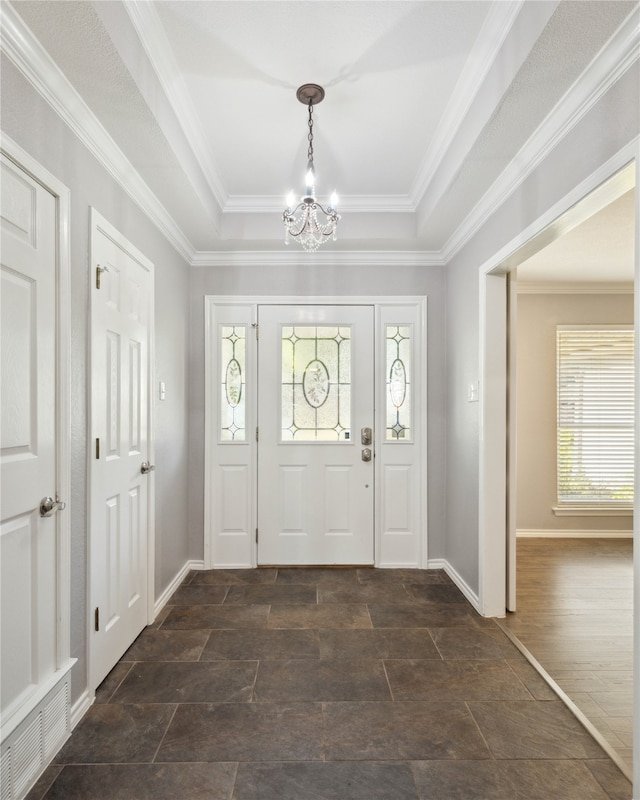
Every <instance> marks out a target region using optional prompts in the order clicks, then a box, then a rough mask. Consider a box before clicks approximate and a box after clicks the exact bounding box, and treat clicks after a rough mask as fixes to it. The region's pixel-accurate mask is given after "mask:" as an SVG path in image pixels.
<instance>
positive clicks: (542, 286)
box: [516, 281, 633, 294]
mask: <svg viewBox="0 0 640 800" xmlns="http://www.w3.org/2000/svg"><path fill="white" fill-rule="evenodd" d="M516 292H517V293H518V294H633V283H632V282H623V281H619V282H609V283H599V282H596V281H575V282H574V281H540V282H538V281H536V282H533V281H516Z"/></svg>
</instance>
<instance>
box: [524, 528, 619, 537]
mask: <svg viewBox="0 0 640 800" xmlns="http://www.w3.org/2000/svg"><path fill="white" fill-rule="evenodd" d="M516 537H517V538H518V539H632V538H633V531H593V530H590V531H584V530H583V531H578V530H564V529H562V528H539V529H520V530H517V531H516Z"/></svg>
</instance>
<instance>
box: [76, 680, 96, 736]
mask: <svg viewBox="0 0 640 800" xmlns="http://www.w3.org/2000/svg"><path fill="white" fill-rule="evenodd" d="M94 700H95V696H94V697H91V695H90V694H89V690H88V689H85V690H84V692H83V693H82V694H81V695H80V697H79V698H78V699H77V700H76V702H75V703H74V704H73V705H72V706H71V714H70V716H71V730H73V729H74V728H75V727H76V725H77V724H78V723H79V722H80V720H81V719H82V718H83V717H84V715H85V714H86V713H87V711H88V710H89V709H90V708H91V706H92V705H93V701H94Z"/></svg>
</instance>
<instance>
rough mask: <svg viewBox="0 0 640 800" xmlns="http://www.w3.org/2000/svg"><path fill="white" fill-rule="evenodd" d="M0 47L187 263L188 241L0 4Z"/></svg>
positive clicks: (8, 7)
mask: <svg viewBox="0 0 640 800" xmlns="http://www.w3.org/2000/svg"><path fill="white" fill-rule="evenodd" d="M0 48H1V49H2V51H3V52H4V53H5V54H6V55H7V57H8V58H9V60H10V61H11V62H12V63H13V64H14V66H15V67H16V68H17V69H18V70H19V71H20V72H21V73H22V74H23V75H24V77H25V78H26V79H27V80H28V81H29V83H30V84H31V85H32V86H33V88H34V89H35V90H36V91H37V92H38V93H39V94H40V95H41V96H42V97H43V99H44V100H45V101H46V102H47V103H48V104H49V105H50V106H51V107H52V108H53V110H54V111H55V112H56V113H57V114H58V116H60V117H61V119H62V120H63V121H64V123H65V124H66V125H67V126H68V127H69V128H70V129H71V131H72V132H73V133H74V134H75V135H76V136H77V137H78V139H79V140H80V141H81V142H82V144H83V145H84V146H85V147H86V148H87V149H88V150H89V152H90V153H91V154H92V155H93V156H94V157H95V158H96V159H97V160H98V162H99V163H100V164H101V165H102V166H103V167H104V169H105V170H106V171H107V172H108V173H109V174H110V175H111V177H112V178H113V179H114V180H116V181H117V182H118V183H119V184H120V186H121V187H122V188H123V189H124V191H125V192H126V193H127V194H128V195H129V197H130V198H131V199H132V200H133V201H134V203H136V205H138V206H139V208H140V209H141V210H142V211H143V212H144V213H145V214H146V215H147V217H149V219H150V220H151V221H152V222H153V223H154V225H156V227H157V228H158V229H159V230H160V232H161V233H162V234H163V235H164V236H165V238H166V239H167V240H168V241H169V243H170V244H171V245H172V246H173V247H174V248H175V249H176V250H177V251H178V253H179V254H180V255H181V256H182V257H183V258H184V259H185V260H187V261H189V262H190V261H191V259H192V258H193V255H194V253H195V250H194V247H193V245H192V244H191V242H190V241H189V240H188V239H187V237H186V236H185V235H184V233H183V232H182V230H181V229H180V228H179V227H178V225H177V224H176V222H175V220H174V219H173V217H171V215H170V214H169V212H168V211H167V210H166V208H165V207H164V206H163V205H162V204H161V203H160V201H159V200H158V198H157V197H156V195H155V194H154V193H153V192H152V191H151V189H150V188H149V187H148V186H147V184H146V183H145V181H144V180H143V179H142V178H141V176H140V174H139V173H138V172H137V171H136V170H135V168H134V167H133V165H132V164H131V162H130V161H129V159H128V158H127V157H126V156H125V155H124V153H123V152H122V150H120V148H119V147H118V146H117V145H116V143H115V142H114V140H113V139H112V138H111V136H110V135H109V134H108V133H107V131H106V129H105V128H104V127H103V126H102V124H101V123H100V122H99V121H98V119H97V118H96V116H95V115H94V113H93V112H92V111H91V109H90V108H89V106H87V104H86V103H85V102H84V100H83V99H82V97H81V96H80V95H79V94H78V92H77V91H76V90H75V89H74V88H73V86H72V85H71V83H69V81H68V80H67V78H66V76H65V75H64V73H63V72H62V71H61V69H60V68H59V67H58V66H57V64H56V63H55V62H54V61H53V60H52V59H51V57H50V56H49V54H48V53H47V52H46V51H45V50H44V48H43V47H42V45H41V44H40V42H39V41H38V40H37V39H36V38H35V36H34V35H33V33H32V32H31V30H30V29H29V28H28V27H27V26H26V25H25V24H24V22H23V21H22V19H21V17H20V16H19V15H18V14H17V12H16V11H15V9H14V8H13V7H12V6H11V5H10V4H9V3H7V2H3V3H1V4H0Z"/></svg>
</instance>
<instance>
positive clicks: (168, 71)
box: [123, 0, 228, 211]
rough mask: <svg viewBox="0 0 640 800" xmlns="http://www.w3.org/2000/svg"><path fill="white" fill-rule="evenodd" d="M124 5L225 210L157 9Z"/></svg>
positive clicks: (142, 2)
mask: <svg viewBox="0 0 640 800" xmlns="http://www.w3.org/2000/svg"><path fill="white" fill-rule="evenodd" d="M123 5H124V8H125V11H126V12H127V14H128V16H129V19H130V20H131V24H132V25H133V27H134V29H135V31H136V33H137V35H138V38H139V40H140V43H141V44H142V47H143V48H144V51H145V53H146V54H147V58H148V59H149V61H150V63H151V66H152V68H153V70H154V72H155V74H156V77H157V79H158V81H159V82H160V85H161V87H162V91H163V92H164V94H165V96H166V98H167V100H168V101H169V104H170V106H171V107H172V109H173V112H174V114H175V117H176V119H177V120H178V121H179V124H180V125H181V127H182V130H183V133H184V135H185V137H186V140H187V142H188V143H189V145H190V147H191V153H192V154H193V155H194V156H195V158H196V161H197V162H198V165H199V167H200V169H201V171H202V173H203V175H204V176H205V178H206V181H207V183H208V185H209V188H210V189H211V192H212V193H213V195H214V197H215V200H216V202H217V204H218V206H219V207H220V209H222V210H225V211H226V210H227V209H226V206H227V203H228V197H227V193H226V192H225V190H224V187H223V185H222V181H221V179H220V176H219V175H218V172H217V170H216V167H215V165H214V163H213V160H212V158H211V147H210V146H209V144H208V143H207V140H206V138H205V135H204V133H203V130H202V126H201V125H200V122H199V120H198V115H197V114H196V111H195V108H194V106H193V103H192V102H191V100H190V96H189V93H188V92H187V90H186V88H185V86H184V81H183V80H182V76H181V75H180V71H179V70H178V67H177V64H176V61H175V58H174V57H173V51H172V49H171V45H170V44H169V40H168V39H167V35H166V33H165V30H164V26H163V25H162V22H161V20H160V18H159V16H158V12H157V10H156V8H155V7H154V4H153V3H150V2H149V1H148V0H127V2H126V3H123Z"/></svg>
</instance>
